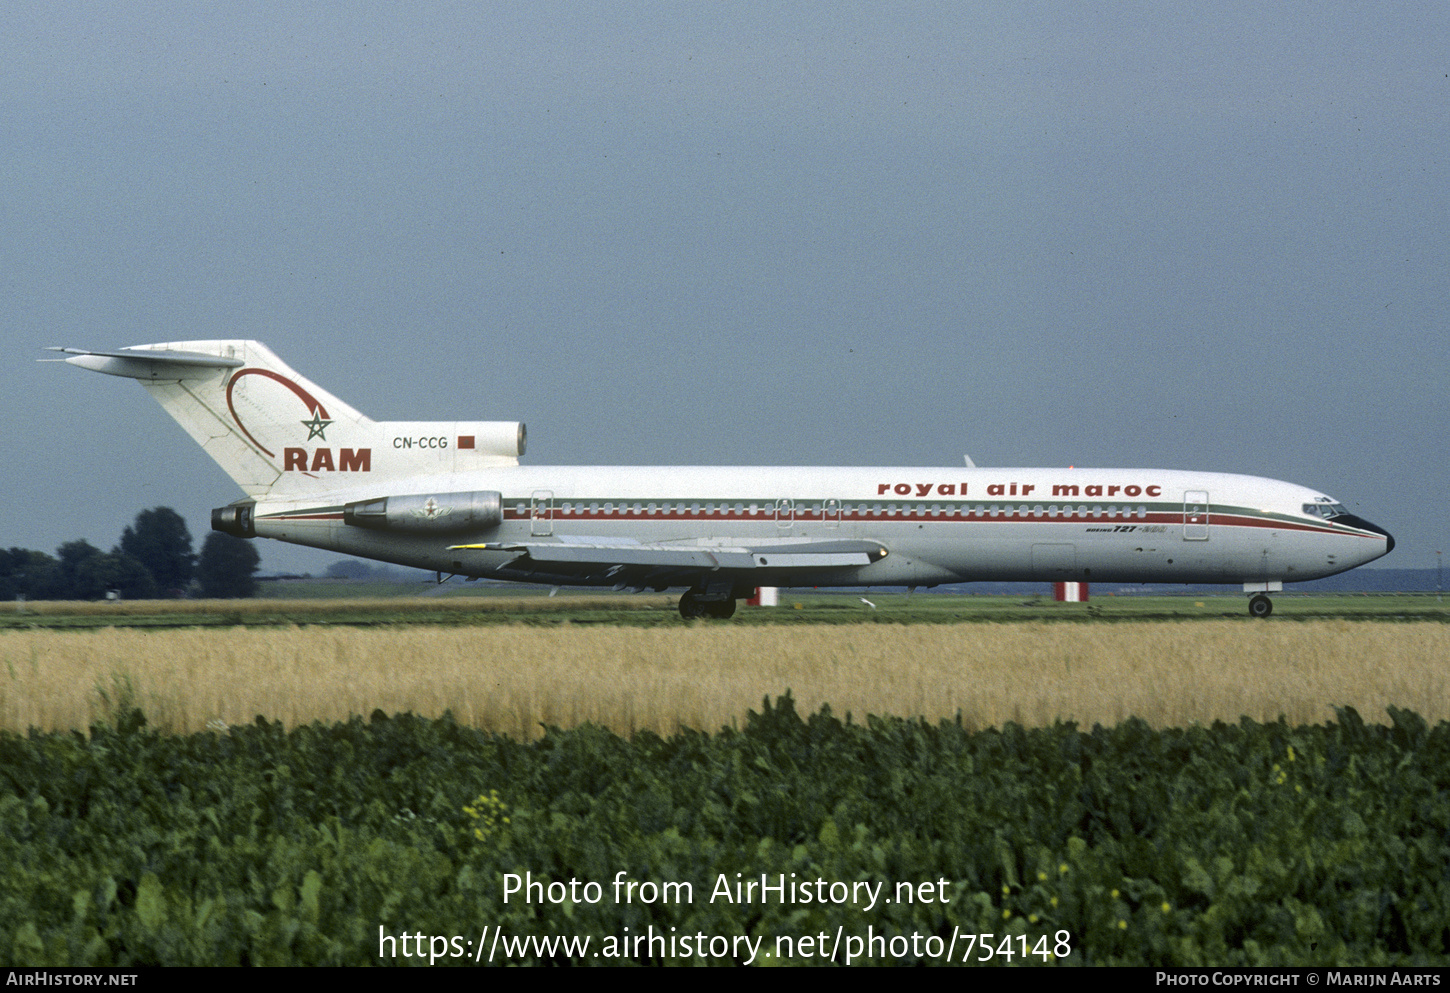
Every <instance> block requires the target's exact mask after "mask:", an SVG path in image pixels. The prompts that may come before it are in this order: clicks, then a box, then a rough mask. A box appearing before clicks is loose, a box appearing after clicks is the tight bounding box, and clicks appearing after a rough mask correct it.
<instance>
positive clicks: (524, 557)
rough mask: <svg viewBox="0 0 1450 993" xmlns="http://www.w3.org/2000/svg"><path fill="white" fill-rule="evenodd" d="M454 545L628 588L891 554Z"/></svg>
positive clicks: (869, 545) (848, 547) (782, 545)
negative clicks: (496, 553)
mask: <svg viewBox="0 0 1450 993" xmlns="http://www.w3.org/2000/svg"><path fill="white" fill-rule="evenodd" d="M450 547H451V548H455V549H475V550H479V551H488V552H510V553H513V554H514V557H513V559H512V560H510V561H509V562H508V564H507V566H506V567H505V568H507V569H509V570H513V571H519V572H526V573H531V574H536V575H558V576H569V577H572V578H576V579H577V578H593V579H598V580H605V579H608V580H613V581H614V582H615V583H616V584H618V585H626V586H627V585H631V584H639V585H649V584H650V583H660V582H664V581H670V585H680V584H682V583H684V582H687V581H688V582H694V581H696V579H695V578H692V577H698V578H701V579H703V578H709V575H710V574H712V573H716V574H718V573H722V572H728V573H734V574H737V575H738V574H740V573H750V574H752V575H753V576H754V577H755V578H756V581H758V582H762V583H769V582H770V574H771V573H774V572H778V571H781V570H794V571H800V570H810V571H815V570H819V569H851V568H860V567H862V566H867V565H870V564H871V563H872V562H875V561H876V560H878V559H881V558H884V557H885V556H886V554H887V552H886V548H885V547H884V546H882V545H881V543H880V542H875V541H855V540H830V539H819V540H793V541H761V542H749V543H739V544H704V543H687V542H652V543H651V542H629V541H618V540H607V539H571V540H558V539H556V540H553V541H549V540H540V541H503V542H486V543H484V544H478V545H453V546H450ZM722 578H723V577H722ZM741 578H744V577H741Z"/></svg>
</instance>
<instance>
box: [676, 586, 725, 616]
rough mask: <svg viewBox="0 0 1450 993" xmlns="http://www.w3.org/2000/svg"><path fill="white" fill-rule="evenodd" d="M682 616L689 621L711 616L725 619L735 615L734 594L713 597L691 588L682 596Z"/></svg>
mask: <svg viewBox="0 0 1450 993" xmlns="http://www.w3.org/2000/svg"><path fill="white" fill-rule="evenodd" d="M680 616H681V617H683V618H684V619H685V620H687V621H693V620H695V619H696V618H701V617H704V618H709V619H711V620H717V621H723V620H727V619H729V618H731V617H734V616H735V598H734V597H733V596H724V597H720V596H715V597H711V596H709V595H707V594H705V593H701V592H699V591H697V590H690V591H689V592H688V593H684V594H682V595H681V596H680Z"/></svg>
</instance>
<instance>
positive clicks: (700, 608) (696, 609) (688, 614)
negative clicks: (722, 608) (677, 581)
mask: <svg viewBox="0 0 1450 993" xmlns="http://www.w3.org/2000/svg"><path fill="white" fill-rule="evenodd" d="M710 606H711V605H710V604H708V603H706V602H705V601H703V600H701V599H700V597H699V594H697V593H683V594H681V595H680V616H681V617H683V618H684V619H685V620H687V621H693V620H696V619H697V618H700V617H707V616H709V610H710Z"/></svg>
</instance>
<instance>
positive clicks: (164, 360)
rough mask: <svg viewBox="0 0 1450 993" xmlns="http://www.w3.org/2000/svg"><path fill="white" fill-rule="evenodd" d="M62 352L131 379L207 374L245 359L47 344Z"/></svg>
mask: <svg viewBox="0 0 1450 993" xmlns="http://www.w3.org/2000/svg"><path fill="white" fill-rule="evenodd" d="M46 351H48V352H61V353H64V354H66V355H69V356H70V358H68V359H59V360H53V361H60V362H66V363H69V364H70V365H73V366H79V367H80V368H82V369H89V370H91V371H92V372H104V373H105V374H106V375H108V376H125V377H127V378H130V379H187V378H195V377H198V376H203V375H206V374H207V373H208V370H211V369H235V368H237V367H238V366H240V365H241V364H242V360H241V359H239V358H236V357H235V356H228V355H207V354H205V353H203V352H183V351H173V350H168V349H143V348H123V349H121V350H120V351H115V352H93V351H89V350H88V349H84V348H64V347H61V348H47V349H46Z"/></svg>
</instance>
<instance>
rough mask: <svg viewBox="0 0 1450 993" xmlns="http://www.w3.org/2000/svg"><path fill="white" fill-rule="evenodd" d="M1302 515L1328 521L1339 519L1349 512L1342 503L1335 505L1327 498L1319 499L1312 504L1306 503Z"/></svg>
mask: <svg viewBox="0 0 1450 993" xmlns="http://www.w3.org/2000/svg"><path fill="white" fill-rule="evenodd" d="M1304 513H1306V514H1308V515H1310V516H1311V517H1322V518H1324V519H1325V520H1329V519H1330V518H1333V517H1339V516H1340V515H1341V514H1347V513H1349V511H1348V510H1347V509H1346V508H1345V506H1344V504H1342V503H1335V502H1334V501H1332V500H1330V499H1329V498H1328V497H1320V498H1319V499H1318V500H1317V501H1316V502H1314V503H1306V504H1305V505H1304Z"/></svg>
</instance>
